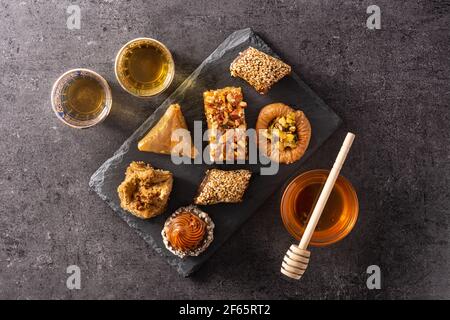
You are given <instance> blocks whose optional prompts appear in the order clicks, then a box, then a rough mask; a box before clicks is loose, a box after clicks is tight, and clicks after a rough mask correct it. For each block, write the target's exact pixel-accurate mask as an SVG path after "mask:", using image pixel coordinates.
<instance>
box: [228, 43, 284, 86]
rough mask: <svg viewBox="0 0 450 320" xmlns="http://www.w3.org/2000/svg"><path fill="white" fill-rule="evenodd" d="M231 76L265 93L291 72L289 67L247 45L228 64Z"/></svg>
mask: <svg viewBox="0 0 450 320" xmlns="http://www.w3.org/2000/svg"><path fill="white" fill-rule="evenodd" d="M230 72H231V75H232V76H233V77H240V78H242V79H244V80H245V81H247V82H248V83H249V84H250V85H251V86H252V87H253V88H255V90H256V91H258V92H259V93H260V94H265V93H267V92H268V91H269V89H270V88H271V87H272V86H273V85H274V84H275V83H277V82H278V81H280V80H281V79H282V78H283V77H285V76H287V75H288V74H290V73H291V67H290V66H289V65H287V64H286V63H284V62H283V61H281V60H279V59H277V58H274V57H272V56H269V55H268V54H266V53H264V52H262V51H259V50H257V49H255V48H253V47H248V48H247V49H246V50H244V51H243V52H241V53H239V56H238V57H237V58H236V59H234V61H233V62H232V63H231V65H230Z"/></svg>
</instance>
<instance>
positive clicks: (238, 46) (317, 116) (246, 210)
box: [89, 29, 341, 276]
mask: <svg viewBox="0 0 450 320" xmlns="http://www.w3.org/2000/svg"><path fill="white" fill-rule="evenodd" d="M249 46H252V47H254V48H257V49H259V50H261V51H264V52H266V53H268V54H270V55H273V56H277V55H276V54H275V53H274V52H273V51H272V50H271V48H269V46H268V45H267V44H266V43H265V42H264V41H263V40H262V39H261V38H260V37H259V36H257V35H256V34H255V33H254V32H253V31H252V30H251V29H243V30H238V31H236V32H234V33H233V34H231V35H230V36H229V37H228V38H227V39H226V40H225V41H224V42H223V43H222V44H220V45H219V47H218V48H217V49H216V50H215V51H214V52H213V53H212V54H211V55H210V56H209V57H208V58H207V59H206V60H205V61H203V63H202V64H201V65H200V66H199V67H198V68H197V69H196V70H195V71H194V72H193V73H192V74H191V75H190V76H189V77H188V78H187V79H186V80H185V81H184V82H183V83H182V84H181V85H180V86H179V87H178V89H176V90H175V91H174V92H173V93H172V95H171V96H170V97H169V98H168V99H167V100H166V101H164V102H163V103H162V104H161V105H160V106H159V107H158V108H157V109H156V110H155V112H154V113H153V114H152V115H151V116H150V117H149V118H148V119H147V120H146V121H145V122H144V123H143V124H142V125H141V126H140V127H139V128H138V129H137V130H136V131H135V132H134V133H133V135H132V136H131V137H130V138H128V139H127V140H126V141H125V143H124V144H123V145H122V146H121V147H120V148H119V150H117V151H116V152H115V153H114V155H113V156H112V157H111V158H110V159H108V160H107V161H106V162H105V163H104V164H103V165H102V166H101V167H100V168H99V169H98V170H97V171H96V172H95V173H94V174H93V175H92V177H91V180H90V183H89V185H90V187H91V188H92V189H93V190H95V191H96V192H97V193H98V195H99V196H100V197H101V198H102V199H103V200H105V201H106V202H107V203H108V204H109V205H110V206H111V207H112V208H113V209H114V211H115V212H117V214H119V216H120V217H121V218H122V219H123V220H125V222H126V223H127V224H128V225H129V226H130V227H132V228H133V229H135V230H136V231H137V232H138V233H139V235H140V236H141V237H142V238H143V239H144V240H145V241H146V242H147V243H148V244H150V246H152V247H153V248H154V249H155V250H156V251H157V252H158V253H159V254H161V255H162V256H164V257H165V259H166V260H167V261H168V263H169V264H170V265H171V266H173V267H175V268H176V270H177V271H178V272H179V273H180V274H181V275H183V276H189V275H190V274H191V273H193V272H194V271H195V270H197V269H198V268H199V267H200V266H201V265H202V263H204V262H205V261H206V260H207V259H208V258H209V257H210V256H211V255H212V254H213V253H214V252H215V251H216V250H217V249H218V248H219V247H220V246H221V245H222V244H223V243H224V242H225V241H226V240H227V239H228V238H229V237H230V236H231V235H232V234H233V233H234V232H235V231H236V230H237V229H238V228H239V227H240V226H241V225H242V224H243V223H244V222H245V221H246V220H247V219H248V218H249V217H250V216H251V215H252V214H253V213H255V212H256V211H257V209H258V207H260V206H261V205H262V204H263V203H264V201H265V200H266V199H267V198H268V197H269V196H271V195H272V194H274V193H275V192H276V191H277V189H278V188H280V187H281V186H282V185H283V183H285V182H286V181H287V180H289V179H290V178H291V177H292V176H293V175H295V174H296V173H298V172H300V168H301V165H302V163H303V162H304V161H305V160H306V159H307V158H308V157H309V156H310V155H311V154H312V153H313V152H314V151H315V150H316V149H317V148H318V147H319V146H320V145H321V144H322V143H323V142H324V141H325V140H326V139H327V138H328V137H329V136H330V135H331V134H332V133H333V132H334V131H335V130H336V129H337V128H338V127H339V125H340V124H341V119H340V118H339V117H338V116H337V115H336V114H335V113H334V112H333V111H332V110H331V109H330V108H329V107H328V106H327V105H326V104H325V103H324V102H323V101H322V100H321V99H320V98H319V97H318V96H317V95H316V94H315V93H314V92H313V91H312V90H311V89H310V88H309V87H308V86H307V85H306V84H305V83H304V82H303V81H302V80H300V78H299V77H298V76H297V75H296V74H295V73H292V74H291V75H290V76H288V77H285V78H284V79H282V80H281V81H280V82H279V83H277V84H276V85H274V86H273V88H272V89H271V90H270V91H269V93H268V94H266V95H260V94H259V93H257V92H256V91H255V90H254V89H253V88H252V87H250V86H249V85H248V84H247V83H246V82H245V81H243V80H241V79H239V78H233V77H231V76H230V72H229V66H230V63H231V62H232V61H233V59H234V58H235V57H236V56H237V55H238V54H239V52H241V51H243V50H244V49H246V48H247V47H249ZM226 86H238V87H241V88H242V90H243V93H244V100H245V101H247V103H248V107H247V109H246V120H247V126H248V128H254V127H255V124H256V119H257V116H258V113H259V110H260V109H261V108H262V107H263V106H265V105H267V104H269V103H273V102H283V103H285V104H287V105H290V106H293V107H294V108H297V109H301V110H302V111H303V112H304V113H305V114H306V116H307V117H308V119H309V121H310V123H311V127H312V137H311V141H310V144H309V147H308V150H307V151H306V153H305V155H304V156H303V158H302V159H300V161H297V162H295V163H293V164H290V165H281V166H280V169H279V172H278V173H277V174H276V175H274V176H264V175H260V174H259V172H260V170H259V169H260V165H248V164H247V165H245V164H244V165H237V164H236V165H228V164H223V165H207V164H181V165H175V164H174V163H173V162H172V161H171V158H170V156H167V155H159V154H153V153H145V152H140V151H138V149H137V142H138V141H139V140H140V138H142V137H143V136H144V135H145V134H146V133H147V132H148V130H149V129H150V128H151V127H152V126H153V125H154V124H156V123H157V121H158V120H159V118H160V117H161V116H162V115H163V114H164V112H165V110H166V109H167V107H168V106H169V105H170V104H172V103H179V104H180V105H181V107H182V112H183V114H184V116H185V118H186V121H187V123H188V127H189V130H191V132H193V131H192V130H193V123H194V120H202V121H203V128H206V127H207V126H206V122H205V119H204V118H205V117H204V113H203V91H206V90H209V89H217V88H222V87H226ZM205 144H206V142H204V145H205ZM132 161H144V162H147V163H150V164H151V165H152V166H153V167H155V168H161V169H165V170H170V171H171V172H172V173H173V175H174V185H173V191H172V194H171V198H170V201H169V204H168V208H167V210H166V211H165V212H164V213H163V214H162V215H160V216H158V217H155V218H153V219H150V220H141V219H138V218H136V217H134V216H133V215H131V214H129V213H127V212H126V211H124V210H123V209H121V207H120V201H119V198H118V196H117V191H116V190H117V186H118V185H119V184H120V183H121V182H122V181H123V179H124V173H125V170H126V168H127V166H128V165H129V164H130V163H131V162H132ZM213 167H219V168H222V169H224V168H225V169H229V170H233V169H238V168H247V169H250V170H252V172H253V177H252V180H251V183H250V186H249V188H248V190H247V192H246V194H245V197H244V201H243V202H242V203H240V204H217V205H212V206H204V207H202V209H203V210H204V211H205V212H207V213H208V214H209V215H210V216H211V218H212V219H213V221H214V223H215V229H214V241H213V242H212V244H211V245H210V246H209V248H208V249H207V250H206V251H205V252H203V253H202V254H201V255H200V256H198V257H188V258H184V259H180V258H178V257H177V256H175V255H173V254H172V253H171V252H170V251H168V250H167V249H166V248H165V246H164V244H163V241H162V237H161V230H162V227H163V225H164V222H165V220H166V219H167V217H168V216H170V214H171V213H172V212H174V211H175V210H176V209H178V208H179V207H181V206H185V205H189V204H191V203H192V200H193V198H194V196H195V194H196V191H197V188H198V185H199V184H200V182H201V180H202V179H203V177H204V174H205V171H206V170H207V169H208V168H213Z"/></svg>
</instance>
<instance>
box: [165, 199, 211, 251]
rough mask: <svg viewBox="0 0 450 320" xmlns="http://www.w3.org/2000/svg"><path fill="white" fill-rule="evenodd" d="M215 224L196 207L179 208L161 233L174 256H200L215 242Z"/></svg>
mask: <svg viewBox="0 0 450 320" xmlns="http://www.w3.org/2000/svg"><path fill="white" fill-rule="evenodd" d="M213 229H214V223H213V222H212V220H211V218H210V217H209V216H208V214H206V213H205V212H203V211H201V210H200V209H199V208H197V207H196V206H188V207H183V208H179V209H178V210H177V211H175V212H174V213H173V214H172V215H171V216H170V217H169V219H167V221H166V223H165V224H164V228H163V230H162V232H161V235H162V237H163V242H164V244H165V245H166V248H167V249H168V250H169V251H171V252H172V253H173V254H175V255H177V256H179V257H181V258H184V257H185V256H198V255H199V254H200V253H202V252H203V251H205V250H206V248H207V247H208V246H209V245H210V243H211V242H212V240H213V238H214V237H213Z"/></svg>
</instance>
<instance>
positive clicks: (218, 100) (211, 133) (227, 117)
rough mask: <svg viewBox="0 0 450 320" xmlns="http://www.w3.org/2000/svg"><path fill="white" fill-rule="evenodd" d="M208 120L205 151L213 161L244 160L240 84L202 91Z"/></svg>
mask: <svg viewBox="0 0 450 320" xmlns="http://www.w3.org/2000/svg"><path fill="white" fill-rule="evenodd" d="M203 100H204V108H205V116H206V122H207V124H208V139H209V155H210V160H211V161H213V162H221V161H227V160H228V161H229V160H231V161H234V160H245V159H246V156H247V145H246V143H247V140H246V129H247V124H246V122H245V108H246V107H247V103H246V102H245V101H244V100H243V95H242V90H241V88H236V87H226V88H222V89H217V90H209V91H205V92H204V93H203Z"/></svg>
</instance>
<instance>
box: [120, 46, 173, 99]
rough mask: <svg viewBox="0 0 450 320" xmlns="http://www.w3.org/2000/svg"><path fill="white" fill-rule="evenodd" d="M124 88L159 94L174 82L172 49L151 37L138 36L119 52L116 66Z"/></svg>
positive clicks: (138, 93)
mask: <svg viewBox="0 0 450 320" xmlns="http://www.w3.org/2000/svg"><path fill="white" fill-rule="evenodd" d="M114 70H115V73H116V77H117V80H118V81H119V83H120V85H121V86H122V88H123V89H124V90H125V91H127V92H129V93H131V94H132V95H134V96H137V97H141V98H147V97H152V96H155V95H157V94H159V93H161V92H163V91H164V90H165V89H167V88H168V87H169V86H170V84H171V83H172V80H173V77H174V75H175V63H174V61H173V58H172V54H171V53H170V51H169V49H167V47H166V46H165V45H164V44H162V43H161V42H159V41H157V40H155V39H151V38H137V39H134V40H131V41H130V42H128V43H127V44H125V45H124V46H123V47H122V48H121V49H120V50H119V52H118V53H117V56H116V62H115V67H114Z"/></svg>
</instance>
